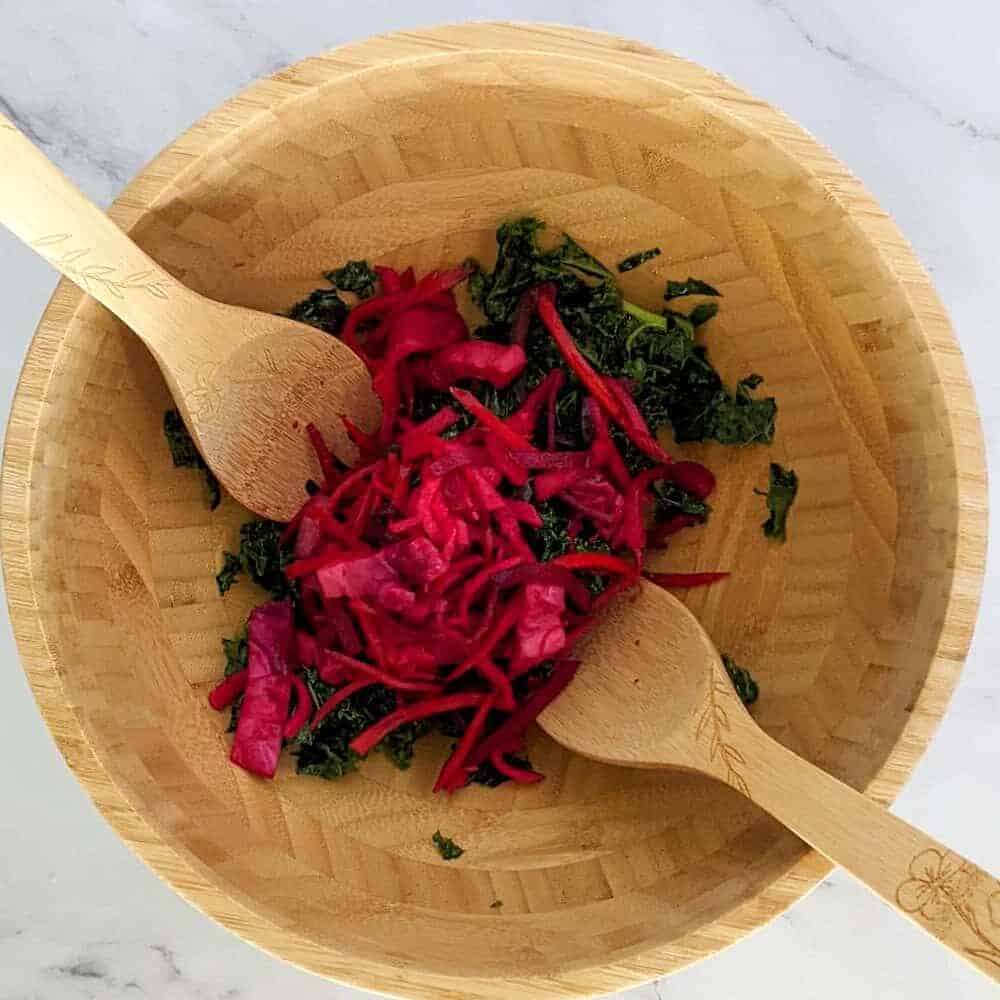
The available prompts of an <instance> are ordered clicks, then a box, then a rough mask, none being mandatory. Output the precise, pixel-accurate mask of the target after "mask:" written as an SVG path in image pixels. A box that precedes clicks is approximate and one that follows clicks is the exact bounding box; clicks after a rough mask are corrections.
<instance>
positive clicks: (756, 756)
mask: <svg viewBox="0 0 1000 1000" xmlns="http://www.w3.org/2000/svg"><path fill="white" fill-rule="evenodd" d="M580 656H581V659H582V661H583V662H582V665H581V667H580V671H579V673H578V675H577V676H576V678H574V680H573V682H572V683H571V684H570V686H569V687H568V689H567V690H566V691H565V692H564V693H563V694H562V695H561V696H560V697H559V698H557V699H556V700H555V702H553V703H552V704H551V705H549V707H548V708H547V709H546V710H545V711H544V712H543V713H542V714H541V716H539V719H538V722H539V724H540V725H541V727H542V729H544V730H545V732H547V733H548V734H549V735H550V736H552V738H553V739H555V740H557V741H558V742H559V743H560V744H562V745H563V746H565V747H566V748H567V749H569V750H572V751H574V752H576V753H582V754H584V755H585V756H587V757H591V758H593V759H594V760H599V761H602V762H604V763H611V764H621V765H625V766H628V767H643V768H657V767H676V768H682V769H684V770H688V771H694V772H696V773H698V774H703V775H708V776H709V777H712V778H715V779H716V780H718V781H721V782H724V783H725V784H726V785H728V786H729V787H730V788H734V789H735V790H736V791H738V792H739V793H740V794H741V795H745V796H746V797H747V798H748V799H750V801H751V802H754V803H756V804H757V805H759V806H761V807H762V808H763V809H766V810H767V811H768V812H769V813H770V814H771V815H772V816H774V817H775V818H776V819H777V820H779V821H780V822H781V823H783V824H784V825H785V826H787V827H788V828H789V829H790V830H794V831H795V833H796V834H798V835H799V836H800V837H801V838H802V839H803V840H804V841H805V842H806V843H807V844H810V845H811V846H812V847H814V848H816V850H818V851H820V852H821V853H822V854H823V855H825V856H826V857H827V858H829V859H830V860H831V861H834V862H836V863H837V864H839V865H841V866H842V867H843V868H844V869H846V871H847V872H849V873H850V874H851V875H853V876H854V877H855V878H856V879H857V880H858V881H859V882H861V883H862V884H863V885H864V886H866V887H867V888H868V889H870V890H871V891H872V892H874V893H875V894H876V895H878V896H880V897H881V898H882V899H883V900H884V901H885V902H886V903H888V904H889V905H890V906H893V907H895V908H896V909H897V910H898V911H899V912H900V913H902V914H904V915H905V916H907V917H909V918H910V919H911V920H912V921H913V922H914V923H916V924H917V925H918V926H919V927H920V928H921V929H923V930H924V931H926V932H927V933H928V934H930V935H931V936H932V937H933V938H935V939H936V940H937V941H938V942H939V943H941V944H942V945H944V946H945V947H946V948H950V949H951V950H952V951H954V952H955V953H956V954H957V955H959V956H960V957H961V958H963V959H965V960H966V961H968V962H969V963H970V964H971V965H972V966H973V967H974V968H976V969H978V970H979V971H980V972H982V973H983V974H984V975H986V976H987V977H989V978H990V979H992V980H994V981H995V982H998V983H1000V909H998V907H1000V881H997V879H995V878H994V877H993V876H992V875H990V874H989V873H988V872H986V871H984V870H983V869H981V868H979V867H978V866H977V865H976V864H974V863H973V862H972V861H969V860H968V859H967V858H963V857H962V856H961V855H959V854H957V853H956V852H954V851H952V850H950V849H949V848H947V847H945V846H944V845H943V844H940V843H938V842H937V841H936V840H934V839H933V838H931V837H928V836H927V834H925V833H923V832H922V831H920V830H918V829H916V828H915V827H912V826H910V825H909V824H908V823H906V822H904V821H903V820H901V819H897V818H896V817H895V816H893V815H892V814H891V813H889V812H888V811H887V810H886V809H884V808H882V807H881V806H879V805H877V804H876V803H874V802H872V801H871V800H870V799H867V798H865V797H864V796H863V795H861V794H860V793H859V792H856V791H855V790H854V789H853V788H851V787H850V786H849V785H845V784H844V783H843V782H840V781H838V780H837V779H836V778H834V777H831V776H830V775H829V774H827V772H826V771H824V770H822V769H820V768H818V767H816V766H815V765H813V764H810V763H809V762H808V761H807V760H804V759H803V758H802V757H799V756H797V755H796V754H794V753H792V752H791V751H790V750H788V749H787V748H786V747H784V746H782V744H781V743H779V742H777V741H776V740H774V739H772V738H771V737H770V736H768V735H767V734H766V733H764V732H763V731H762V730H761V728H760V727H759V726H758V725H757V724H756V723H755V722H754V720H753V718H752V717H751V715H750V713H749V712H748V711H747V710H746V708H744V706H743V704H742V702H741V701H740V699H739V696H738V695H737V693H736V691H735V689H734V687H733V685H732V683H731V681H730V679H729V677H728V676H727V673H726V669H725V667H724V665H723V661H722V657H721V656H720V655H719V651H718V650H717V649H716V648H715V645H714V643H713V642H712V640H711V638H710V637H709V636H708V634H707V633H706V632H705V630H704V629H703V628H702V627H701V625H700V623H699V622H698V620H697V618H695V616H694V615H693V614H692V613H691V611H690V609H688V608H686V607H685V606H684V604H682V603H681V601H680V600H678V598H677V597H676V596H675V595H673V594H670V593H667V592H666V591H665V590H662V589H660V588H659V587H657V586H655V585H653V584H651V583H646V582H643V583H642V584H641V586H640V587H639V588H638V589H637V590H636V591H634V592H633V593H631V594H630V595H629V597H628V598H627V599H626V600H622V601H619V603H618V605H617V606H616V607H615V608H614V610H613V612H612V614H611V615H610V617H609V619H608V620H607V621H605V622H603V623H602V626H601V627H600V628H597V629H595V630H594V631H593V632H592V633H591V634H590V636H588V638H587V639H586V640H585V641H584V642H583V643H582V644H581V648H580ZM830 957H831V959H833V958H834V956H833V955H831V956H830Z"/></svg>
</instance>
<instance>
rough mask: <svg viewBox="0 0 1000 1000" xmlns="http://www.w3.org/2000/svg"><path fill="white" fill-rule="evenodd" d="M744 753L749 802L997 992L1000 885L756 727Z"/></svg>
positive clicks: (746, 735) (747, 734) (743, 742)
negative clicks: (963, 962)
mask: <svg viewBox="0 0 1000 1000" xmlns="http://www.w3.org/2000/svg"><path fill="white" fill-rule="evenodd" d="M751 732H752V733H753V735H751ZM740 751H741V755H740V756H741V757H742V758H745V763H746V766H745V767H743V766H742V765H740V764H737V765H736V766H738V767H739V769H740V774H739V784H738V787H740V790H741V791H743V792H744V794H746V795H748V796H749V797H750V798H751V799H753V801H754V802H756V803H757V804H758V805H759V806H761V807H763V808H764V809H766V810H767V811H768V812H769V813H771V815H772V816H774V817H775V818H776V819H778V820H780V821H781V823H783V824H784V825H785V826H787V827H788V828H789V829H790V830H793V831H794V832H795V833H796V834H798V835H799V836H800V837H801V838H802V839H803V840H804V841H805V842H806V843H807V844H810V845H811V846H812V847H814V848H815V849H816V850H817V851H819V852H820V853H821V854H824V855H826V857H828V858H829V859H830V860H831V861H834V862H836V863H837V864H838V865H840V866H841V867H842V868H844V869H846V870H847V871H848V872H849V873H850V874H851V875H853V876H854V877H855V878H856V879H857V880H858V881H859V882H861V883H863V884H864V885H866V886H867V887H868V888H869V889H871V890H872V891H873V892H875V893H877V894H878V895H879V896H881V897H882V899H884V900H885V901H886V902H887V903H888V904H889V905H890V906H893V907H895V908H896V909H897V910H899V911H900V912H902V913H904V914H906V916H908V917H909V918H910V919H911V920H913V921H914V922H915V923H916V924H918V925H919V926H920V927H922V928H923V929H924V930H925V931H927V933H929V934H931V935H932V936H933V937H935V938H937V940H938V941H940V942H941V943H942V944H943V945H946V946H947V947H948V948H951V949H952V950H953V951H955V952H956V953H957V954H959V955H961V956H962V957H963V958H964V959H966V961H968V962H970V963H971V964H972V965H974V966H975V967H976V968H977V969H979V971H980V972H983V973H985V975H986V976H988V977H989V978H991V979H993V980H994V981H997V982H1000V882H998V881H997V880H996V879H995V878H993V876H992V875H990V874H989V873H987V872H985V871H983V869H981V868H979V867H978V866H977V865H974V864H973V863H972V862H971V861H969V860H967V859H966V858H963V857H962V856H961V855H959V854H956V853H955V851H953V850H950V849H949V848H947V847H945V846H944V845H943V844H940V843H938V842H937V841H936V840H933V839H932V838H931V837H928V836H927V835H926V834H925V833H922V832H921V831H920V830H917V829H915V828H914V827H912V826H910V825H909V823H905V822H903V820H901V819H897V818H896V817H895V816H893V815H892V814H891V813H889V812H887V811H886V810H885V809H883V808H882V807H881V806H878V805H876V804H875V803H874V802H872V801H871V800H870V799H867V798H865V796H863V795H861V794H860V793H858V792H856V791H855V790H854V789H853V788H849V787H848V786H847V785H845V784H843V783H842V782H840V781H838V780H837V779H836V778H833V777H831V776H830V775H829V774H827V773H826V772H825V771H822V770H820V768H818V767H815V766H814V765H812V764H810V763H809V762H808V761H805V760H803V759H802V758H801V757H799V756H797V755H796V754H794V753H792V752H791V751H790V750H788V749H787V748H785V747H783V746H782V745H781V744H780V743H777V742H776V741H775V740H773V739H771V737H769V736H768V735H767V734H766V733H764V732H763V731H762V730H760V729H758V728H757V727H756V726H755V725H750V726H747V727H746V730H745V731H744V732H743V733H742V734H741V738H740ZM720 776H721V775H720ZM730 783H731V784H737V783H736V782H733V781H730Z"/></svg>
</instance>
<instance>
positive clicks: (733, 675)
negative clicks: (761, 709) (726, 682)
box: [722, 653, 760, 706]
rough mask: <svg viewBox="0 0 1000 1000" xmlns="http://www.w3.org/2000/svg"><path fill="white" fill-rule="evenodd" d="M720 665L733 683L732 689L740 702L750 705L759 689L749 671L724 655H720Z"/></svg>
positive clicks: (755, 698)
mask: <svg viewBox="0 0 1000 1000" xmlns="http://www.w3.org/2000/svg"><path fill="white" fill-rule="evenodd" d="M722 665H723V666H724V667H725V668H726V673H727V674H729V679H730V680H731V681H732V682H733V687H734V688H736V693H737V694H738V695H739V698H740V701H742V702H743V704H744V705H748V706H749V705H752V704H753V703H754V702H755V701H756V700H757V697H758V695H759V694H760V688H759V687H758V686H757V682H756V681H755V680H754V679H753V677H752V676H751V675H750V671H749V670H746V669H744V668H743V667H741V666H739V665H738V664H737V663H736V662H735V661H734V660H733V659H732V657H729V656H727V655H726V654H725V653H723V654H722Z"/></svg>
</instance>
